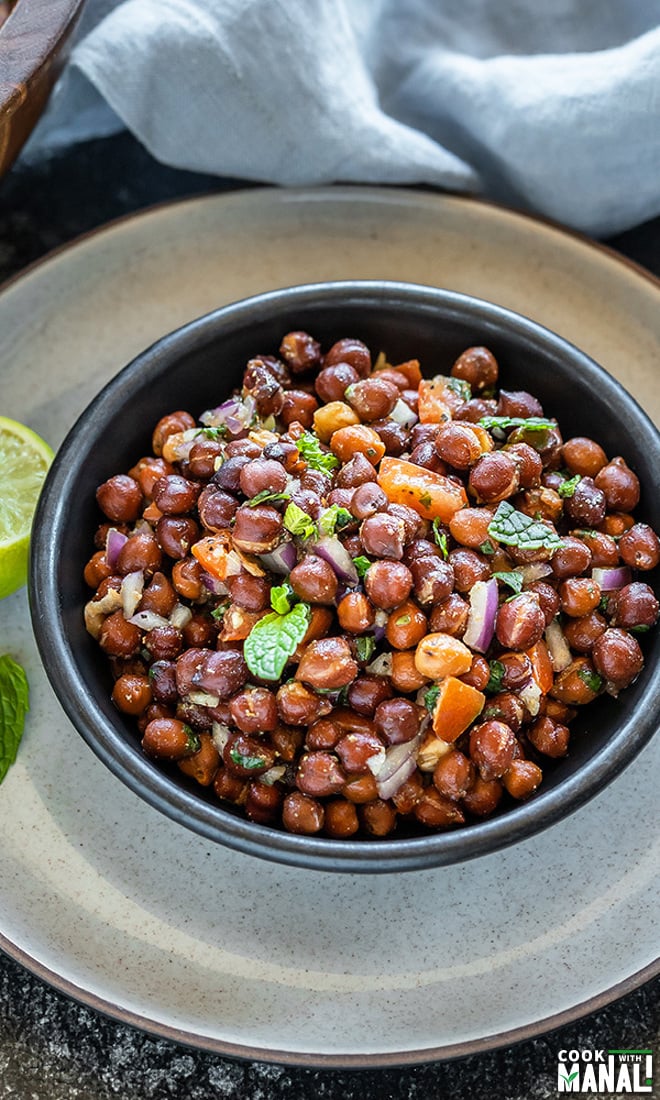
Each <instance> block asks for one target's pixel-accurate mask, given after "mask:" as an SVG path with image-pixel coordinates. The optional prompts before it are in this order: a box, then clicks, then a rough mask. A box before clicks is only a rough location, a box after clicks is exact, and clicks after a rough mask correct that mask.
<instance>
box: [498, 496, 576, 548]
mask: <svg viewBox="0 0 660 1100" xmlns="http://www.w3.org/2000/svg"><path fill="white" fill-rule="evenodd" d="M488 534H489V535H490V537H491V538H493V539H495V540H496V541H497V542H501V543H503V544H504V545H505V546H519V547H520V549H521V550H556V549H558V547H560V546H561V545H562V542H561V539H560V538H559V535H558V534H557V533H556V532H555V531H553V530H552V528H551V527H548V525H547V524H545V523H542V522H541V521H540V520H536V519H532V518H531V516H526V515H525V513H524V512H517V511H516V509H515V508H514V507H513V505H512V504H509V502H508V500H503V501H501V503H500V504H498V506H497V511H496V512H495V515H494V516H493V518H492V520H491V522H490V524H489V526H488Z"/></svg>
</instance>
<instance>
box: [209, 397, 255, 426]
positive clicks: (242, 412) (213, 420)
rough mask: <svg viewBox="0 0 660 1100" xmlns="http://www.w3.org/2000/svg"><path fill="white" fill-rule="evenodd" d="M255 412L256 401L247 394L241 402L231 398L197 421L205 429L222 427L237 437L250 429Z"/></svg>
mask: <svg viewBox="0 0 660 1100" xmlns="http://www.w3.org/2000/svg"><path fill="white" fill-rule="evenodd" d="M256 411H257V404H256V401H255V400H254V398H253V397H251V396H250V395H249V394H248V396H247V397H245V398H243V400H242V401H241V400H240V399H239V398H238V397H232V398H230V399H229V400H228V401H223V402H222V404H221V405H218V406H217V407H216V408H215V409H207V410H206V412H204V413H202V415H201V416H200V418H199V419H200V420H201V422H202V424H205V425H206V426H207V427H212V428H217V427H219V426H220V425H223V426H224V427H225V428H226V429H227V431H228V432H229V434H230V435H234V436H237V435H241V433H242V432H245V431H246V430H247V429H248V428H249V427H250V425H251V424H252V422H253V420H254V415H255V413H256Z"/></svg>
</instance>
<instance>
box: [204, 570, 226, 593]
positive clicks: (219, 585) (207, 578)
mask: <svg viewBox="0 0 660 1100" xmlns="http://www.w3.org/2000/svg"><path fill="white" fill-rule="evenodd" d="M202 584H203V585H204V588H206V590H207V591H208V592H211V593H212V594H213V595H214V596H226V595H227V592H228V589H227V585H226V584H224V583H223V582H222V581H221V580H219V579H218V578H217V577H214V576H213V574H212V573H206V572H202Z"/></svg>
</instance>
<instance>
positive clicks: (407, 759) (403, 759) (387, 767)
mask: <svg viewBox="0 0 660 1100" xmlns="http://www.w3.org/2000/svg"><path fill="white" fill-rule="evenodd" d="M420 740H421V739H420V737H419V735H418V736H416V737H413V739H412V741H403V742H401V743H400V744H399V745H392V746H391V748H389V749H388V750H387V752H386V753H385V760H384V761H383V763H382V764H381V766H380V768H379V769H378V771H377V772H376V773H375V775H376V786H377V787H378V794H379V795H380V797H381V798H391V797H392V795H394V794H396V792H397V791H398V790H399V788H400V787H401V786H403V784H404V783H405V781H406V779H408V778H409V777H410V776H411V775H412V773H413V772H414V770H415V768H416V767H417V750H418V748H419V744H420Z"/></svg>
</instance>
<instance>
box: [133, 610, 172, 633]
mask: <svg viewBox="0 0 660 1100" xmlns="http://www.w3.org/2000/svg"><path fill="white" fill-rule="evenodd" d="M128 621H129V623H132V624H133V626H139V628H140V630H156V629H157V628H158V627H159V626H169V625H170V624H169V623H168V621H167V619H164V618H163V616H162V615H157V614H156V612H155V611H138V613H137V615H133V617H132V618H130V619H129V620H128Z"/></svg>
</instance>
